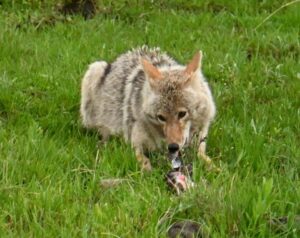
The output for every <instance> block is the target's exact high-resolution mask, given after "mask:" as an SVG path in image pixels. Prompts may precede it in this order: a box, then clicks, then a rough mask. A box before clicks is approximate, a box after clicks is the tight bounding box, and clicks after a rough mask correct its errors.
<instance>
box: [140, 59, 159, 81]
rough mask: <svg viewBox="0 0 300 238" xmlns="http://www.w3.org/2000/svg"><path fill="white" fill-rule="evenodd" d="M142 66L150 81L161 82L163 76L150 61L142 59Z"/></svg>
mask: <svg viewBox="0 0 300 238" xmlns="http://www.w3.org/2000/svg"><path fill="white" fill-rule="evenodd" d="M142 65H143V68H144V71H145V74H147V75H148V76H149V78H150V79H153V80H159V79H162V78H163V77H162V74H161V72H159V70H158V69H157V68H156V67H155V66H154V65H153V64H151V63H150V62H149V61H147V60H145V59H142Z"/></svg>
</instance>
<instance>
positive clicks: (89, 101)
mask: <svg viewBox="0 0 300 238" xmlns="http://www.w3.org/2000/svg"><path fill="white" fill-rule="evenodd" d="M91 103H92V100H91V99H89V100H88V101H87V102H86V103H85V105H84V109H85V110H86V111H87V110H89V108H90V107H91Z"/></svg>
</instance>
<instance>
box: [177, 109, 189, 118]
mask: <svg viewBox="0 0 300 238" xmlns="http://www.w3.org/2000/svg"><path fill="white" fill-rule="evenodd" d="M186 114H187V112H186V111H181V112H178V119H182V118H184V117H185V116H186Z"/></svg>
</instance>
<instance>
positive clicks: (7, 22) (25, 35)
mask: <svg viewBox="0 0 300 238" xmlns="http://www.w3.org/2000/svg"><path fill="white" fill-rule="evenodd" d="M2 2H3V3H2V5H0V29H1V30H0V237H165V236H166V231H167V229H168V227H169V226H170V225H171V224H172V223H173V222H175V221H178V220H182V219H192V220H194V221H197V222H199V223H201V224H202V225H203V227H204V228H205V229H206V230H207V231H208V232H209V233H210V234H211V237H299V234H300V231H299V224H297V223H296V222H295V221H294V217H295V216H296V215H298V214H300V180H299V177H300V176H299V175H300V149H299V147H300V123H299V122H300V76H299V74H300V64H299V62H300V42H299V36H300V28H299V22H300V14H299V12H300V3H299V2H298V3H295V4H292V5H290V6H288V7H286V8H283V9H281V10H280V11H278V12H277V13H276V14H275V15H274V16H272V17H271V18H270V19H269V20H268V21H266V22H265V23H264V24H262V25H261V26H260V27H259V28H257V29H256V30H255V28H256V26H258V25H259V24H260V23H261V22H263V21H264V19H265V18H266V17H268V16H269V15H270V14H271V13H272V12H273V11H275V10H276V9H277V8H279V7H280V6H282V5H283V4H285V3H287V2H288V1H246V0H245V1H221V0H220V1H212V0H210V1H206V2H205V3H199V2H204V1H174V0H173V1H163V0H161V1H155V3H153V4H150V3H148V2H147V1H144V3H143V4H142V3H138V2H137V1H132V2H130V3H126V2H125V1H118V2H117V3H115V2H114V1H104V3H103V4H105V6H106V9H108V10H106V11H104V10H101V9H104V8H100V10H99V14H97V16H96V17H95V18H93V19H91V20H88V21H85V20H84V19H83V18H82V17H80V16H70V17H67V18H65V17H63V16H59V15H58V14H57V13H55V12H53V10H51V4H49V3H48V5H47V4H46V3H44V5H43V4H42V3H39V1H33V0H32V1H2ZM50 2H51V1H50ZM102 7H103V6H102ZM49 19H50V20H49ZM142 44H148V45H150V46H160V47H161V48H162V49H163V50H164V51H167V52H169V53H170V54H171V55H172V56H174V57H175V58H177V59H178V60H179V61H180V62H182V63H186V62H187V61H188V60H189V59H190V58H191V57H192V55H193V53H194V52H195V51H196V50H198V49H201V50H202V51H203V52H204V60H203V71H204V74H205V75H206V76H207V78H208V81H209V83H210V85H211V87H212V90H213V95H214V97H215V100H216V105H217V108H218V114H217V118H216V120H215V122H214V124H213V125H212V127H211V130H210V134H209V141H208V154H209V155H210V156H211V157H212V158H213V159H214V160H215V163H216V164H217V165H219V166H220V167H221V168H222V172H221V173H220V174H215V173H212V172H208V171H207V170H206V169H205V167H204V165H203V164H202V163H201V162H200V161H198V160H196V161H195V162H194V167H195V168H194V173H195V175H194V177H195V178H194V179H195V182H196V183H197V184H198V185H199V186H198V187H197V188H196V189H194V190H193V191H190V192H188V193H185V194H183V195H182V196H180V197H177V196H176V195H174V194H172V193H171V192H170V191H169V190H168V189H167V187H166V184H165V182H164V173H165V172H166V170H167V169H166V167H165V165H161V164H162V163H161V161H162V159H163V158H164V156H163V155H158V156H153V158H152V159H154V160H155V161H154V165H155V166H154V170H153V172H152V173H151V174H141V173H140V170H139V168H138V166H137V163H136V161H135V159H134V155H133V151H132V150H131V148H130V146H129V145H126V144H125V143H124V141H123V140H122V139H121V138H114V139H112V140H111V141H110V142H109V143H108V144H107V145H106V146H105V147H100V148H99V149H98V148H97V146H96V145H97V134H96V133H95V132H87V131H85V130H84V129H83V128H82V126H81V124H80V119H79V100H80V81H81V77H82V76H83V73H84V72H85V70H86V69H87V65H88V64H89V63H90V62H93V61H95V60H97V59H105V60H108V61H112V60H113V59H114V58H116V57H117V56H118V55H119V54H121V53H123V52H124V51H126V50H128V49H130V48H132V47H136V46H139V45H142ZM191 154H192V153H191ZM113 177H118V178H126V179H128V182H126V183H125V184H123V185H121V186H119V187H116V188H113V189H107V190H105V189H102V188H101V187H100V185H99V183H100V180H101V179H102V178H113ZM203 180H206V183H203V182H202V181H203ZM281 216H287V217H288V223H287V224H285V225H283V226H281V227H280V229H277V228H276V227H272V226H270V225H269V219H270V218H276V217H281Z"/></svg>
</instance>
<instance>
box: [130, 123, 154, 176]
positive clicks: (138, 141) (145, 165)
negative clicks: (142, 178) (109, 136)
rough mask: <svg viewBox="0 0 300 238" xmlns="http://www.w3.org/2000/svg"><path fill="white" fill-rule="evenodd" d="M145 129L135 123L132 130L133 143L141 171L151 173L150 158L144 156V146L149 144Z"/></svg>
mask: <svg viewBox="0 0 300 238" xmlns="http://www.w3.org/2000/svg"><path fill="white" fill-rule="evenodd" d="M143 129H144V128H141V126H139V125H138V123H135V124H134V125H133V128H132V133H131V143H132V146H133V147H134V149H135V156H136V159H137V161H138V162H139V164H140V166H141V169H142V170H143V171H151V170H152V167H151V163H150V160H149V158H147V157H146V156H145V155H144V146H145V144H147V140H149V139H147V135H146V134H145V132H144V130H143Z"/></svg>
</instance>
